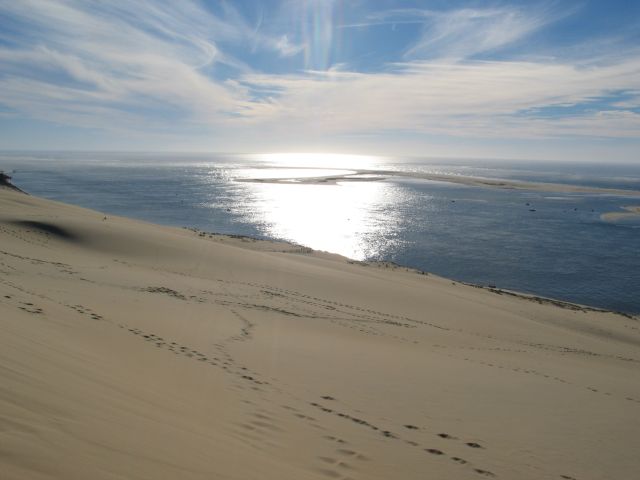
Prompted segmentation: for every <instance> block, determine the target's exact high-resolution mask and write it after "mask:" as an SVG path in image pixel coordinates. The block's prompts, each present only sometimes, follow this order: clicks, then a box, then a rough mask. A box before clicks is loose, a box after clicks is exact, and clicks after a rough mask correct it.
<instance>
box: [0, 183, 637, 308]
mask: <svg viewBox="0 0 640 480" xmlns="http://www.w3.org/2000/svg"><path fill="white" fill-rule="evenodd" d="M5 177H6V176H5ZM10 179H11V177H8V180H6V181H5V182H6V183H5V184H4V185H0V188H2V187H3V186H4V187H6V188H10V189H14V190H16V191H18V192H20V193H23V194H25V195H30V194H29V193H27V192H25V191H24V190H21V189H20V188H18V187H17V186H15V185H13V183H11V181H10ZM276 180H277V179H276ZM310 180H313V178H312V179H310ZM247 181H250V180H247ZM265 183H279V182H270V181H269V180H267V181H265ZM638 193H639V194H640V192H638ZM37 198H39V197H37ZM623 209H624V210H626V212H620V213H617V212H616V213H615V214H611V215H620V217H621V218H622V217H624V218H626V217H627V215H629V216H636V215H638V214H640V207H639V206H629V207H623ZM604 215H609V214H604ZM126 218H128V219H129V220H132V221H141V220H138V219H135V218H131V217H126ZM616 219H618V217H616ZM153 225H156V226H165V225H161V224H153ZM181 228H183V229H185V230H187V231H191V232H193V233H196V234H197V235H198V237H201V238H209V239H212V238H218V239H221V238H226V239H229V240H231V241H234V240H240V241H241V242H251V243H254V244H255V243H260V242H263V243H262V244H263V245H264V250H265V251H274V252H282V253H297V254H311V253H315V254H320V255H328V256H332V257H336V258H338V257H339V258H342V259H344V261H346V262H348V263H349V264H354V265H361V266H373V267H377V268H392V269H401V270H404V271H407V272H413V273H415V274H417V275H425V276H426V275H431V276H435V277H438V278H441V279H443V280H446V281H451V282H453V283H459V284H462V285H467V286H470V287H474V288H480V289H484V290H487V291H489V292H492V293H495V294H498V295H501V294H505V295H512V296H515V297H519V298H522V299H525V300H529V301H532V302H537V303H547V304H552V305H556V306H558V307H560V308H566V309H570V310H576V311H594V312H603V313H612V314H615V315H621V316H624V317H627V318H640V312H626V311H622V310H614V309H607V308H602V307H598V306H595V305H589V304H582V303H576V302H571V301H569V300H564V299H561V298H556V297H553V296H544V295H540V294H537V293H533V292H522V291H519V290H512V289H509V288H507V287H496V286H495V285H491V284H486V285H485V284H477V283H472V282H467V281H465V280H460V279H454V278H449V277H443V276H440V275H438V274H435V273H433V272H429V271H425V270H421V269H419V268H416V267H413V266H410V265H403V264H399V263H395V262H392V261H388V260H356V259H353V258H349V257H345V256H344V255H340V254H338V253H335V252H328V251H323V250H315V249H312V248H311V247H308V246H306V245H301V244H298V243H295V242H291V241H288V240H285V239H269V238H259V237H252V236H250V235H241V234H233V233H220V232H214V231H204V230H200V229H198V228H195V227H189V226H183V227H181ZM274 246H275V247H277V248H273V247H274Z"/></svg>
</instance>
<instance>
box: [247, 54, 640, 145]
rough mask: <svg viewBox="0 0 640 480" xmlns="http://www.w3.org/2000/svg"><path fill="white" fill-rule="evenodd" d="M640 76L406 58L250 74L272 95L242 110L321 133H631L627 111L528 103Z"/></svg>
mask: <svg viewBox="0 0 640 480" xmlns="http://www.w3.org/2000/svg"><path fill="white" fill-rule="evenodd" d="M639 79H640V59H630V60H628V61H626V62H622V63H619V64H614V65H603V66H600V67H594V66H591V67H582V66H580V65H571V64H552V63H546V64H545V63H533V62H475V63H467V64H458V63H456V64H452V63H440V64H435V63H430V62H410V63H406V64H403V65H400V66H399V69H398V70H397V71H395V72H388V73H373V74H364V73H353V72H344V71H331V72H308V73H306V74H304V75H290V76H273V75H256V74H253V75H246V76H244V77H243V81H244V82H245V83H246V84H247V85H249V86H250V87H259V88H261V89H265V90H268V91H272V92H273V95H272V96H271V97H270V98H267V99H263V100H262V101H259V102H249V103H247V104H246V110H245V114H244V117H243V118H244V121H246V122H254V123H260V124H270V123H273V124H287V125H292V126H295V127H293V128H296V129H305V128H307V129H314V130H318V129H322V130H324V131H326V132H327V133H342V132H348V133H357V132H366V131H377V132H380V131H383V130H404V131H414V132H422V133H442V134H447V135H461V136H464V135H472V136H474V135H475V136H486V135H489V136H505V135H506V136H509V135H517V136H521V137H531V136H545V135H547V136H549V135H551V136H555V135H558V134H561V133H562V132H564V133H565V134H572V135H596V136H601V135H604V136H613V137H616V136H632V135H634V134H635V135H638V134H640V131H638V125H637V118H636V116H634V115H631V114H627V115H621V114H614V113H615V112H610V113H608V114H602V115H600V116H594V115H592V114H589V115H587V116H584V117H583V116H579V115H575V114H574V115H566V116H565V117H566V118H563V119H562V120H558V119H555V120H554V119H552V118H540V117H539V115H537V114H534V113H532V110H535V109H543V108H545V107H553V106H565V107H566V106H571V105H576V104H581V103H584V102H589V101H591V100H593V99H596V98H600V97H603V96H606V95H608V94H609V93H611V92H614V91H618V90H632V89H637V88H638V84H639V83H640V80H639ZM598 121H601V122H603V123H606V124H607V126H606V128H599V127H598ZM558 125H560V126H562V129H561V130H558ZM614 126H615V128H614Z"/></svg>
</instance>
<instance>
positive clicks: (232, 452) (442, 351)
mask: <svg viewBox="0 0 640 480" xmlns="http://www.w3.org/2000/svg"><path fill="white" fill-rule="evenodd" d="M497 293H500V294H497ZM639 380H640V322H639V321H638V318H637V317H632V316H623V315H618V314H615V313H612V312H603V311H596V310H594V309H589V308H586V307H581V306H575V308H560V307H559V306H558V305H556V304H554V303H553V302H545V301H537V300H536V299H535V298H533V299H531V298H530V299H527V298H522V297H521V296H520V295H517V294H513V295H511V294H505V292H496V291H491V289H481V288H474V287H473V286H468V285H464V284H461V283H458V282H452V281H451V280H447V279H444V278H440V277H437V276H434V275H425V274H422V273H421V272H416V271H411V270H408V269H404V268H400V267H397V266H393V265H387V266H383V265H379V266H376V265H363V264H361V263H360V262H353V261H350V260H348V259H345V258H343V257H340V256H338V255H331V254H325V253H321V252H313V251H311V250H309V249H304V248H303V247H299V246H287V245H283V244H279V243H276V242H264V241H255V240H250V239H246V238H242V237H235V238H234V237H230V236H221V235H213V234H203V232H198V231H192V230H188V229H178V228H169V227H163V226H158V225H152V224H148V223H144V222H140V221H134V220H130V219H126V218H119V217H114V216H110V215H104V214H102V213H99V212H95V211H91V210H86V209H82V208H78V207H74V206H70V205H65V204H61V203H57V202H52V201H47V200H43V199H40V198H36V197H33V196H27V195H24V194H22V193H20V192H18V191H14V190H10V189H8V188H3V187H0V471H1V472H2V478H3V479H4V478H7V479H26V478H28V479H32V478H36V479H37V478H43V479H44V478H60V479H86V478H92V479H113V478H128V479H133V478H139V479H148V478H154V479H164V478H167V479H169V478H171V479H175V478H184V479H212V478H221V479H222V478H224V479H227V478H228V479H318V480H320V479H325V480H326V479H345V480H346V479H389V478H405V479H413V478H415V479H418V478H420V479H424V478H443V479H464V478H469V479H478V478H494V477H495V478H519V479H547V478H548V479H561V478H562V479H565V480H571V479H575V480H587V479H600V478H629V479H630V478H634V477H635V475H636V474H637V472H638V471H639V469H640V460H639V459H638V456H637V451H638V447H640V441H639V440H638V437H637V432H638V428H639V427H640V415H639V413H640V381H639Z"/></svg>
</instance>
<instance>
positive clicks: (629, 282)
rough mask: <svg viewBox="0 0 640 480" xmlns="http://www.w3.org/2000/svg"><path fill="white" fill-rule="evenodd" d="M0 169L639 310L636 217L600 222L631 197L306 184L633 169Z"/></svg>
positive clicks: (149, 214)
mask: <svg viewBox="0 0 640 480" xmlns="http://www.w3.org/2000/svg"><path fill="white" fill-rule="evenodd" d="M0 168H3V169H5V170H8V171H10V172H11V171H13V170H15V172H14V173H13V175H14V180H15V181H16V183H17V184H18V185H19V186H20V187H22V188H24V189H25V190H27V191H29V192H30V193H33V194H35V195H39V196H43V197H47V198H52V199H55V200H59V201H63V202H68V203H74V204H77V205H82V206H85V207H88V208H93V209H97V210H100V211H103V212H105V213H110V214H118V215H124V216H129V217H135V218H140V219H143V220H147V221H152V222H156V223H161V224H167V225H175V226H188V227H195V228H199V229H202V230H207V231H216V232H221V233H233V234H243V235H250V236H254V237H258V238H271V239H282V240H287V241H291V242H295V243H298V244H302V245H306V246H309V247H311V248H314V249H318V250H324V251H329V252H335V253H340V254H342V255H345V256H348V257H350V258H354V259H358V260H366V259H371V260H389V261H394V262H397V263H400V264H403V265H408V266H412V267H415V268H419V269H422V270H426V271H430V272H434V273H437V274H440V275H443V276H446V277H450V278H453V279H457V280H462V281H467V282H472V283H479V284H492V285H497V286H498V287H503V288H510V289H514V290H521V291H526V292H531V293H536V294H540V295H545V296H550V297H557V298H562V299H566V300H569V301H575V302H580V303H585V304H590V305H595V306H601V307H604V308H611V309H615V310H623V311H629V312H640V295H638V292H640V253H639V252H640V221H638V220H639V219H638V217H635V216H630V217H625V218H621V219H618V220H616V221H604V220H603V219H602V218H601V215H602V214H604V213H607V212H615V211H622V210H621V207H624V206H630V205H640V198H638V197H635V198H634V197H631V196H628V197H625V196H620V195H601V194H600V195H598V194H575V193H574V194H565V193H553V194H550V193H548V192H535V191H516V190H498V189H491V188H479V187H469V186H465V185H456V184H450V183H442V182H433V181H425V180H418V179H414V178H410V177H402V176H399V177H388V178H386V179H385V180H375V179H374V180H372V181H358V182H355V181H340V180H338V181H337V182H335V181H334V182H326V183H320V184H313V183H309V179H312V178H316V177H336V176H340V175H353V174H356V173H357V172H358V171H359V170H363V169H364V170H377V169H380V170H397V171H400V172H414V173H439V174H448V175H468V176H482V177H488V178H503V179H510V180H529V181H537V182H559V183H572V184H579V185H589V186H598V187H606V188H623V189H637V190H640V167H633V166H624V165H619V166H615V165H607V167H606V168H604V167H602V166H597V165H576V164H560V163H545V164H526V163H507V162H497V161H454V160H447V161H444V160H441V161H434V160H426V159H400V158H395V159H393V158H381V157H366V156H345V155H331V156H324V155H318V154H315V155H314V154H311V155H309V154H307V155H296V154H286V155H253V156H251V155H235V156H215V155H204V154H203V155H176V154H150V153H149V154H94V153H91V154H88V153H87V154H80V153H73V154H71V153H55V154H52V153H48V154H43V153H40V154H31V155H26V154H20V155H16V154H4V155H1V156H0ZM372 176H373V177H375V178H377V176H376V175H375V174H373V175H372ZM247 179H261V180H262V182H247V181H244V180H247ZM277 179H288V180H287V182H286V183H274V180H277ZM239 180H240V181H239Z"/></svg>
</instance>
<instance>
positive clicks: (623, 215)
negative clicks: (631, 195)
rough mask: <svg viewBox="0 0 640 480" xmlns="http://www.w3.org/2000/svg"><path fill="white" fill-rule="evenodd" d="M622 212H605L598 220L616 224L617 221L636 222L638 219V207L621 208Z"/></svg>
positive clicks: (639, 215) (639, 214)
mask: <svg viewBox="0 0 640 480" xmlns="http://www.w3.org/2000/svg"><path fill="white" fill-rule="evenodd" d="M622 209H623V210H624V212H620V211H618V212H606V213H603V214H602V215H600V219H601V220H604V221H607V222H616V221H619V220H638V219H640V206H628V207H622Z"/></svg>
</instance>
